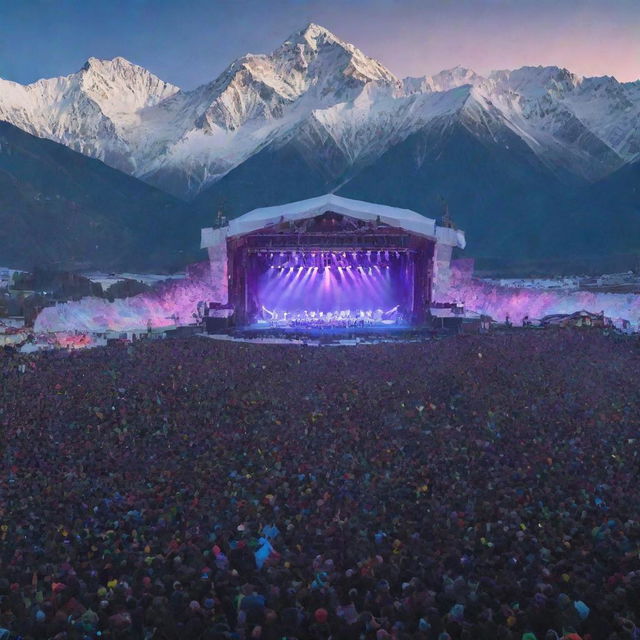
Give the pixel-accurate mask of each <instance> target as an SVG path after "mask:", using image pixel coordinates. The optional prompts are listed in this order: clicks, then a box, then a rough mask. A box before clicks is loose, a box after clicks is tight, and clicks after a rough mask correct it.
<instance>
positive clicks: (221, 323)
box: [204, 302, 234, 333]
mask: <svg viewBox="0 0 640 640" xmlns="http://www.w3.org/2000/svg"><path fill="white" fill-rule="evenodd" d="M205 313H206V315H205V317H204V326H205V330H206V332H207V333H220V331H225V330H226V329H229V328H231V327H232V326H233V324H234V310H233V306H231V305H222V304H220V303H217V302H211V303H210V304H209V307H208V308H207V309H206V310H205Z"/></svg>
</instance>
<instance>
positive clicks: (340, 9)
mask: <svg viewBox="0 0 640 640" xmlns="http://www.w3.org/2000/svg"><path fill="white" fill-rule="evenodd" d="M311 21H313V22H317V23H318V24H321V25H323V26H325V27H327V28H328V29H330V30H331V31H333V32H334V33H335V34H336V35H337V36H339V37H340V38H342V39H343V40H346V41H348V42H351V43H352V44H354V45H356V46H357V47H359V48H360V49H362V50H363V51H364V52H365V53H366V54H368V55H370V56H372V57H374V58H376V59H377V60H379V61H380V62H381V63H382V64H384V65H385V66H386V67H388V68H389V69H390V70H391V71H392V72H394V73H395V74H396V75H397V76H399V77H404V76H408V75H414V76H416V75H425V74H426V75H429V74H433V73H436V72H438V71H440V70H442V69H446V68H450V67H454V66H455V65H457V64H460V65H462V66H465V67H469V68H471V69H474V70H475V71H477V72H478V73H486V72H488V71H489V70H491V69H505V68H516V67H519V66H522V65H525V64H527V65H538V64H542V65H552V64H553V65H558V66H562V67H566V68H568V69H570V70H571V71H573V72H575V73H578V74H580V75H613V76H615V77H616V78H618V80H621V81H629V80H637V79H640V0H0V77H2V78H5V79H8V80H15V81H18V82H22V83H27V82H32V81H34V80H37V79H38V78H42V77H51V76H56V75H66V74H69V73H73V72H74V71H77V70H78V69H79V68H80V67H81V66H82V64H83V63H84V61H85V60H86V59H87V58H89V57H90V56H95V57H98V58H113V57H115V56H118V55H120V56H124V57H125V58H127V59H128V60H131V61H132V62H135V63H136V64H139V65H142V66H143V67H146V68H147V69H149V70H150V71H152V72H153V73H155V74H156V75H158V76H160V77H161V78H162V79H163V80H167V81H169V82H172V83H174V84H177V85H178V86H180V87H182V88H185V89H191V88H193V87H195V86H197V85H199V84H203V83H205V82H209V81H210V80H213V79H214V78H215V77H216V76H217V75H218V74H219V73H220V72H221V71H222V70H223V69H224V68H225V67H226V66H227V65H228V64H229V63H230V62H231V61H232V60H234V59H235V58H237V57H239V56H241V55H243V54H245V53H249V52H251V53H268V52H270V51H271V50H273V49H274V48H276V47H277V46H278V45H279V44H280V43H281V42H282V41H284V40H285V39H286V37H287V36H288V35H290V34H291V33H292V32H294V31H296V30H298V29H299V28H301V27H303V26H304V25H305V24H306V23H307V22H311Z"/></svg>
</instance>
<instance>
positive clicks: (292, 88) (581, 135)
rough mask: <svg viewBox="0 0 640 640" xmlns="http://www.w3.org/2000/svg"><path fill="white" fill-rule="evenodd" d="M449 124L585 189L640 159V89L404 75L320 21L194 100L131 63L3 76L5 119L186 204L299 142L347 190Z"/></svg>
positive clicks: (508, 77)
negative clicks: (405, 145) (25, 79)
mask: <svg viewBox="0 0 640 640" xmlns="http://www.w3.org/2000/svg"><path fill="white" fill-rule="evenodd" d="M443 118H444V119H447V118H448V119H450V120H451V121H452V122H453V121H455V122H459V123H462V124H463V125H464V126H465V127H466V128H467V129H468V130H469V131H472V132H474V133H475V135H478V136H480V137H482V136H485V137H488V138H491V139H492V140H493V141H494V142H496V143H498V144H500V142H499V140H500V139H501V137H500V135H498V134H497V133H496V132H498V131H503V130H504V129H508V130H510V131H511V132H513V133H514V134H516V135H517V136H518V138H520V139H521V140H523V141H524V142H525V143H526V145H527V146H528V147H529V148H530V149H531V150H532V151H533V152H534V153H535V154H536V156H537V157H538V158H540V159H541V160H542V161H543V162H544V163H545V164H546V165H547V166H549V167H552V168H554V169H561V170H562V171H564V172H568V173H570V174H575V175H577V176H580V177H582V178H586V179H589V180H593V179H597V178H600V177H603V176H605V175H607V174H609V173H611V172H612V171H614V170H616V169H617V168H619V167H621V166H622V165H624V164H625V163H627V162H630V161H632V160H634V159H635V158H638V157H640V84H639V83H620V82H618V81H617V80H615V79H614V78H611V77H605V78H581V77H578V76H575V75H574V74H572V73H570V72H569V71H567V70H565V69H559V68H556V67H523V68H522V69H517V70H514V71H496V72H493V73H491V74H489V75H488V76H487V77H482V76H480V75H478V74H476V73H474V72H473V71H471V70H468V69H464V68H461V67H455V68H454V69H450V70H446V71H442V72H440V73H438V74H436V75H434V76H430V77H422V78H405V79H403V80H401V79H399V78H397V77H396V76H394V74H393V73H391V72H390V71H389V70H388V69H386V68H385V67H384V66H383V65H381V64H380V63H379V62H377V61H375V60H373V59H371V58H369V57H367V56H366V55H365V54H364V53H362V52H361V51H359V50H358V49H357V48H356V47H354V46H353V45H351V44H348V43H346V42H343V41H342V40H340V39H339V38H337V37H336V36H335V35H333V34H332V33H331V32H329V31H328V30H326V29H324V28H323V27H320V26H318V25H315V24H310V25H308V26H307V27H305V28H304V29H303V30H301V31H299V32H297V33H295V34H293V35H292V36H291V37H290V38H288V39H287V40H286V41H285V42H284V43H283V44H282V45H281V46H280V47H278V48H277V49H276V50H275V51H274V52H273V53H271V54H270V55H253V54H249V55H246V56H243V57H242V58H239V59H238V60H236V61H234V62H233V63H231V64H230V65H229V67H227V69H226V70H225V71H224V72H223V73H222V74H221V75H220V76H219V77H218V78H216V79H215V80H213V81H212V82H211V83H209V84H206V85H203V86H201V87H198V88H196V89H195V90H192V91H182V90H180V89H179V88H178V87H175V86H173V85H170V84H168V83H166V82H163V81H162V80H160V79H159V78H157V77H156V76H154V75H153V74H151V73H150V72H148V71H146V70H145V69H143V68H141V67H139V66H136V65H134V64H132V63H130V62H128V61H126V60H124V59H123V58H115V59H114V60H97V59H94V58H92V59H90V60H89V61H88V62H87V64H86V65H85V66H84V67H83V69H81V70H80V71H79V72H77V73H75V74H72V75H69V76H66V77H61V78H54V79H48V80H40V81H38V82H35V83H33V84H30V85H27V86H22V85H19V84H16V83H13V82H8V81H3V80H0V119H2V120H6V121H8V122H10V123H12V124H13V125H15V126H17V127H19V128H21V129H23V130H24V131H27V132H29V133H32V134H34V135H36V136H39V137H43V138H49V139H51V140H54V141H56V142H60V143H62V144H64V145H67V146H68V147H70V148H72V149H74V150H76V151H79V152H81V153H83V154H86V155H89V156H92V157H94V158H98V159H100V160H103V161H104V162H105V163H106V164H108V165H111V166H112V167H115V168H117V169H120V170H123V171H125V172H127V173H130V174H131V175H134V176H136V177H138V178H141V179H143V180H145V181H147V182H149V183H151V184H154V185H157V186H158V187H160V188H162V189H165V190H168V191H170V192H172V193H174V194H177V195H180V196H182V197H186V198H191V197H194V196H195V195H197V194H198V193H199V192H201V191H203V190H204V189H205V188H207V187H209V186H210V185H212V184H213V183H215V182H217V181H218V180H220V179H221V178H222V177H223V176H225V175H227V174H228V173H229V172H230V171H232V170H234V169H236V168H238V167H240V166H241V165H242V164H243V163H245V162H246V161H247V160H249V159H250V158H252V157H255V156H256V155H257V154H260V153H261V152H263V151H264V150H266V149H273V150H277V149H280V148H284V147H287V146H288V145H291V144H295V145H296V148H297V149H298V150H299V152H300V153H301V154H302V155H303V156H304V157H305V158H306V159H307V161H308V163H309V164H310V165H311V166H315V167H317V169H318V171H319V172H320V173H321V174H322V175H323V176H324V177H326V178H330V179H331V180H334V181H337V182H338V183H340V182H344V181H345V180H348V179H349V177H350V176H352V175H354V174H355V173H356V172H357V171H358V170H359V169H361V168H362V167H364V166H367V165H369V164H371V163H373V162H375V161H376V159H378V158H380V157H382V156H383V155H384V154H385V153H386V152H387V151H389V150H390V149H392V148H393V147H394V146H395V145H398V144H399V143H401V142H402V141H404V140H406V139H407V138H408V137H409V136H411V135H413V134H415V133H416V132H419V131H420V130H422V129H423V128H424V127H429V126H432V125H434V123H441V122H442V121H443ZM429 139H431V138H429Z"/></svg>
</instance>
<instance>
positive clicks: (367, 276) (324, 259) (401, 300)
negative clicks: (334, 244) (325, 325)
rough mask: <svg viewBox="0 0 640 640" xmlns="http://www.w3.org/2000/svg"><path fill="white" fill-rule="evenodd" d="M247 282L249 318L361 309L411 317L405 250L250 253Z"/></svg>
mask: <svg viewBox="0 0 640 640" xmlns="http://www.w3.org/2000/svg"><path fill="white" fill-rule="evenodd" d="M252 262H253V265H252V268H251V269H250V270H249V273H250V274H251V275H250V276H248V277H250V278H251V282H249V283H248V285H249V286H248V288H247V290H248V292H249V296H250V307H251V308H252V309H253V312H254V320H257V321H259V320H264V321H268V320H269V319H272V318H276V319H280V320H282V319H283V318H285V317H287V318H295V317H308V316H309V315H310V314H311V315H313V316H315V317H318V316H319V315H320V314H323V316H326V314H328V313H330V314H332V316H333V317H336V316H342V317H344V316H345V315H349V316H351V317H359V316H360V315H362V314H366V315H367V316H368V317H373V316H375V317H376V318H378V320H381V319H383V318H384V319H385V320H387V321H391V320H394V319H395V318H396V317H397V316H398V315H400V316H401V317H403V318H404V317H406V318H408V317H410V315H411V311H412V309H411V305H412V291H413V265H414V262H413V255H412V254H411V253H409V252H388V251H380V252H376V251H368V252H359V253H356V252H353V253H347V252H344V253H317V254H316V253H311V254H305V253H296V252H291V253H277V254H267V253H265V254H261V255H255V256H253V260H252Z"/></svg>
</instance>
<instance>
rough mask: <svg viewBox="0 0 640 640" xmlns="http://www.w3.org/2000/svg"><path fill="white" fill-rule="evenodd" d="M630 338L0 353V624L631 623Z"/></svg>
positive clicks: (195, 630)
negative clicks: (23, 353) (28, 354)
mask: <svg viewBox="0 0 640 640" xmlns="http://www.w3.org/2000/svg"><path fill="white" fill-rule="evenodd" d="M639 364H640V350H639V349H638V348H637V345H636V343H635V342H634V341H633V340H632V339H630V338H628V339H614V338H612V337H606V336H603V335H602V334H601V333H599V332H597V331H596V330H586V331H573V330H565V331H557V332H523V333H517V334H515V333H514V334H503V335H493V336H466V337H465V336H460V337H455V338H447V339H443V340H434V341H432V342H430V343H422V344H380V345H371V346H359V347H352V348H348V347H347V348H344V347H342V348H340V347H339V348H311V347H302V346H292V345H291V346H289V345H287V346H274V345H249V344H243V343H228V342H216V341H212V340H208V339H206V338H191V339H172V340H166V341H148V342H147V341H143V342H139V343H137V344H135V345H114V346H110V347H104V348H98V349H93V350H88V351H84V352H72V353H63V352H60V351H53V352H47V353H41V354H36V355H31V356H23V355H5V356H1V357H0V429H1V433H2V440H1V444H0V446H1V448H2V449H1V451H0V454H1V462H2V464H1V465H0V629H1V630H0V638H17V637H22V638H25V639H34V640H45V639H49V638H54V639H56V640H62V639H67V640H81V639H84V638H88V639H97V638H108V639H119V640H133V639H138V638H140V639H156V640H161V639H162V640H182V639H184V640H200V639H202V640H222V639H227V638H238V639H242V640H244V639H247V640H248V639H256V638H259V639H261V640H281V639H282V638H287V639H294V638H296V639H299V640H304V639H311V640H328V639H330V638H331V639H333V640H340V639H344V640H360V639H364V640H384V639H391V640H408V639H411V638H417V639H419V640H534V639H535V640H545V639H554V638H566V639H567V640H576V639H582V640H587V639H589V638H591V639H592V640H634V639H637V638H639V637H640V631H639V629H640V455H639V449H638V445H639V440H638V439H639V438H640V433H639V424H640V405H639V403H638V399H639V398H638V389H640V366H639Z"/></svg>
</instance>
